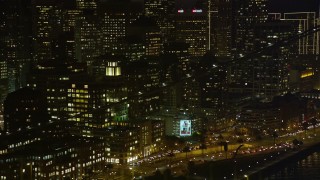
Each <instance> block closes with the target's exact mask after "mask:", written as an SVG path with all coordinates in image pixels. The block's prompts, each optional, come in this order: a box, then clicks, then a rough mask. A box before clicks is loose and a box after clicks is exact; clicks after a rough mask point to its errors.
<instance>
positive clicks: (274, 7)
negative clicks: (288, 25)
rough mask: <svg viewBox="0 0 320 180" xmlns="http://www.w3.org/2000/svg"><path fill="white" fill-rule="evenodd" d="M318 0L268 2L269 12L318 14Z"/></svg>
mask: <svg viewBox="0 0 320 180" xmlns="http://www.w3.org/2000/svg"><path fill="white" fill-rule="evenodd" d="M319 4H320V0H269V3H268V9H269V12H294V11H295V12H297V11H316V12H319Z"/></svg>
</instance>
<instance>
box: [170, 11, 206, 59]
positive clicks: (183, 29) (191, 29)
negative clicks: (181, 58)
mask: <svg viewBox="0 0 320 180" xmlns="http://www.w3.org/2000/svg"><path fill="white" fill-rule="evenodd" d="M175 38H176V40H177V41H179V42H185V43H188V44H189V50H188V51H189V53H190V55H191V56H192V57H201V56H203V55H204V54H205V53H206V51H207V47H208V25H207V14H206V12H205V9H200V8H186V9H178V10H177V12H176V16H175Z"/></svg>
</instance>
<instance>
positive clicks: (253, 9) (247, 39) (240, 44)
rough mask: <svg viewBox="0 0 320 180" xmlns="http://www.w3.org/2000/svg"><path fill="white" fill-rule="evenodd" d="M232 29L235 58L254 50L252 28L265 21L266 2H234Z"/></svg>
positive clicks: (239, 0)
mask: <svg viewBox="0 0 320 180" xmlns="http://www.w3.org/2000/svg"><path fill="white" fill-rule="evenodd" d="M233 3H234V4H233V7H234V9H235V15H234V23H235V24H234V28H235V43H236V44H235V48H236V57H239V56H244V55H245V54H247V53H249V52H252V51H253V50H254V44H253V42H254V38H255V37H254V27H255V25H257V24H259V23H263V22H265V21H266V20H267V17H268V13H267V7H266V3H267V0H235V1H234V2H233Z"/></svg>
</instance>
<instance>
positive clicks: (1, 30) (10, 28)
mask: <svg viewBox="0 0 320 180" xmlns="http://www.w3.org/2000/svg"><path fill="white" fill-rule="evenodd" d="M0 19H1V22H0V64H1V65H0V69H1V70H0V71H1V72H0V74H1V75H0V79H2V82H1V83H0V86H1V89H3V88H5V89H7V90H8V91H9V92H13V91H15V90H16V89H18V88H21V87H23V86H24V85H25V84H24V79H23V78H24V77H25V73H24V72H23V69H24V67H25V65H26V64H27V63H30V62H31V59H32V43H31V41H32V36H31V35H32V33H31V29H32V26H31V24H32V21H31V9H30V2H29V1H23V0H12V1H1V2H0ZM5 74H6V75H5ZM4 75H5V76H7V78H8V79H7V80H8V81H7V82H5V81H4V80H3V78H4ZM1 76H2V78H1ZM8 83H9V84H8ZM5 95H6V93H5V92H3V93H1V95H0V96H5ZM0 99H1V97H0Z"/></svg>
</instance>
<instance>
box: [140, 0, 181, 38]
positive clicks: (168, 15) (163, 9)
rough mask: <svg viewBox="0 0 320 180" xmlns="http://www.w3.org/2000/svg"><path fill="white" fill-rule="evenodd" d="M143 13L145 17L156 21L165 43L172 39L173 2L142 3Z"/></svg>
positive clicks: (148, 1) (168, 0)
mask: <svg viewBox="0 0 320 180" xmlns="http://www.w3.org/2000/svg"><path fill="white" fill-rule="evenodd" d="M144 11H145V15H146V16H148V17H153V18H154V19H155V20H156V22H157V25H158V26H159V27H160V30H161V33H162V38H163V40H164V42H165V43H166V42H168V41H169V40H170V39H172V38H173V30H174V27H175V26H174V14H175V1H170V0H146V1H144Z"/></svg>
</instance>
